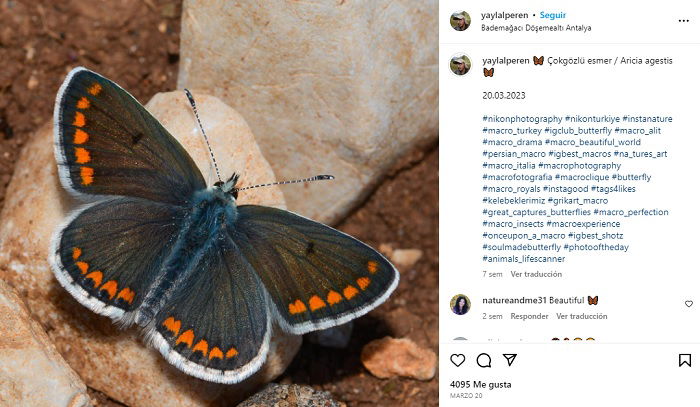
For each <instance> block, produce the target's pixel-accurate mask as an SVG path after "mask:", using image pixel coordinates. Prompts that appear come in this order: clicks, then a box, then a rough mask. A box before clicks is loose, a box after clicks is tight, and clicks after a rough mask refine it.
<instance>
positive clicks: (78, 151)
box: [75, 147, 90, 164]
mask: <svg viewBox="0 0 700 407" xmlns="http://www.w3.org/2000/svg"><path fill="white" fill-rule="evenodd" d="M75 162H77V163H78V164H85V163H89V162H90V152H89V151H87V150H86V149H84V148H82V147H76V148H75Z"/></svg>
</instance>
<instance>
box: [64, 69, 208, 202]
mask: <svg viewBox="0 0 700 407" xmlns="http://www.w3.org/2000/svg"><path fill="white" fill-rule="evenodd" d="M54 138H55V140H54V142H55V144H56V146H55V148H56V160H57V162H58V168H59V174H60V176H61V181H62V183H63V185H64V186H65V188H66V189H67V190H69V191H70V192H72V193H73V194H75V195H82V194H88V195H125V196H134V197H141V198H146V199H150V200H152V201H158V202H168V203H172V204H176V205H182V204H183V203H184V202H186V201H187V200H188V199H190V198H191V196H192V193H193V192H194V191H196V190H199V189H203V188H206V184H205V182H204V179H203V178H202V175H201V173H200V171H199V169H198V168H197V166H196V165H195V164H194V162H193V161H192V159H191V158H190V156H189V155H188V154H187V152H186V151H185V150H184V149H183V147H182V146H181V145H180V144H179V143H178V142H177V141H176V140H175V139H174V138H173V137H172V136H171V135H170V134H169V133H168V131H167V130H165V128H164V127H163V126H162V125H161V124H160V123H159V122H158V120H156V119H155V118H154V117H153V116H152V115H151V114H150V113H149V112H148V111H147V110H146V109H145V108H144V107H143V106H141V104H140V103H139V102H138V101H137V100H136V99H134V97H133V96H131V95H130V94H129V93H127V92H126V91H125V90H124V89H122V88H121V87H119V85H117V84H115V83H114V82H112V81H110V80H108V79H106V78H104V77H103V76H101V75H98V74H96V73H94V72H92V71H89V70H87V69H85V68H75V69H74V70H72V71H71V72H70V73H69V74H68V76H67V77H66V79H65V81H64V82H63V85H62V86H61V89H60V90H59V92H58V95H57V97H56V106H55V109H54Z"/></svg>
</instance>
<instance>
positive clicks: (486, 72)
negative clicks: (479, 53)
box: [484, 68, 496, 78]
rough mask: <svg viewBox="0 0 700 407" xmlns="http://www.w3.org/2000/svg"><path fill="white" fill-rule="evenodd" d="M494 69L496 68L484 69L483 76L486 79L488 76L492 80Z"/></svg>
mask: <svg viewBox="0 0 700 407" xmlns="http://www.w3.org/2000/svg"><path fill="white" fill-rule="evenodd" d="M495 69H496V68H491V69H486V68H484V76H486V77H489V76H490V77H492V78H493V71H494V70H495Z"/></svg>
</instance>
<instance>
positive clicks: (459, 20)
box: [450, 11, 472, 31]
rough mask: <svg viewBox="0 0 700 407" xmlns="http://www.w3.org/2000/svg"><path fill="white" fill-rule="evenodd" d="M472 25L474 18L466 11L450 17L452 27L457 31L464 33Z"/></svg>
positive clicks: (455, 13)
mask: <svg viewBox="0 0 700 407" xmlns="http://www.w3.org/2000/svg"><path fill="white" fill-rule="evenodd" d="M471 24H472V18H471V17H469V13H467V12H466V11H457V12H454V13H452V15H451V16H450V25H451V26H452V28H454V29H455V30H456V31H464V30H466V29H467V28H469V26H470V25H471Z"/></svg>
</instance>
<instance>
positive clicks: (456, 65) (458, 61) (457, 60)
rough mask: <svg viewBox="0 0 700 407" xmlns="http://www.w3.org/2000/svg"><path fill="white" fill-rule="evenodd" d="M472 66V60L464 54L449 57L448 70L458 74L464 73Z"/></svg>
mask: <svg viewBox="0 0 700 407" xmlns="http://www.w3.org/2000/svg"><path fill="white" fill-rule="evenodd" d="M471 67H472V61H471V60H470V59H469V57H468V56H467V55H466V54H458V55H455V56H453V57H452V59H450V70H451V71H452V73H454V74H455V75H458V76H462V75H466V73H467V72H469V70H470V69H471Z"/></svg>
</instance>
